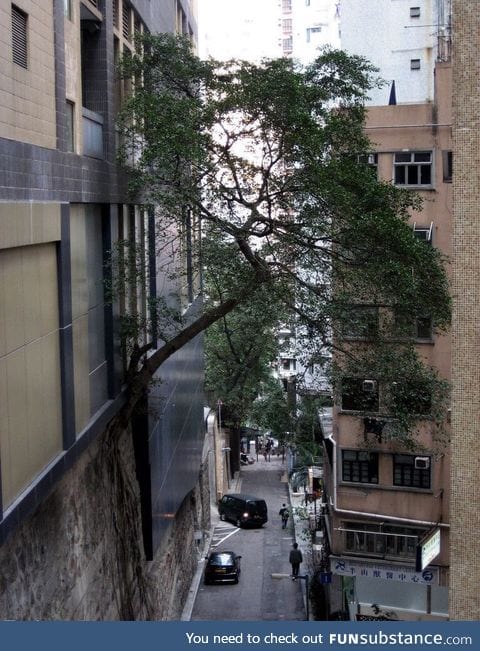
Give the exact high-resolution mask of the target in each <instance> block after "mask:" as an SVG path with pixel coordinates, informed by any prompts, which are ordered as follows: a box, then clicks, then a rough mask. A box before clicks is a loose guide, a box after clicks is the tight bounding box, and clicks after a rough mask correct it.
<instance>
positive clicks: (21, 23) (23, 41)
mask: <svg viewBox="0 0 480 651" xmlns="http://www.w3.org/2000/svg"><path fill="white" fill-rule="evenodd" d="M27 20H28V16H27V14H26V13H24V12H23V11H21V9H18V7H15V5H12V55H13V63H16V64H17V66H21V67H22V68H28V47H27V45H28V44H27Z"/></svg>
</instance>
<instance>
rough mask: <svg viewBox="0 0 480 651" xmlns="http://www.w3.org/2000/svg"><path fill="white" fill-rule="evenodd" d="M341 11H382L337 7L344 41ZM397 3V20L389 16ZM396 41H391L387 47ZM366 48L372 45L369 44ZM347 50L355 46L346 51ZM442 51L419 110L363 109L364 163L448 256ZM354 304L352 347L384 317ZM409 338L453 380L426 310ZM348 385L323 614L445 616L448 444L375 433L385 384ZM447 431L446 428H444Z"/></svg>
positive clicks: (334, 434)
mask: <svg viewBox="0 0 480 651" xmlns="http://www.w3.org/2000/svg"><path fill="white" fill-rule="evenodd" d="M344 4H346V5H348V6H349V9H350V10H351V9H352V6H353V5H356V6H357V9H358V10H359V12H360V13H361V14H362V19H363V20H364V21H365V22H364V24H363V27H364V29H363V35H364V36H365V34H366V33H369V34H373V32H374V28H375V30H378V25H377V21H378V16H379V15H380V14H377V18H375V16H374V15H373V14H372V15H371V16H370V18H371V20H370V23H369V24H368V22H367V21H366V15H365V14H367V13H368V14H369V12H370V10H371V9H372V7H370V3H369V7H368V10H365V11H364V9H365V5H364V3H354V2H346V3H344V2H342V4H341V11H342V21H341V31H342V38H343V35H344V34H345V33H346V34H348V33H349V30H350V29H353V28H352V27H351V25H349V24H348V21H347V18H349V17H350V18H352V14H348V13H344ZM360 4H362V7H361V8H360ZM372 4H375V3H372ZM388 4H389V6H390V3H388ZM391 4H392V5H395V7H394V10H393V9H392V12H393V15H394V16H396V22H395V28H394V29H393V31H394V32H395V30H398V29H399V26H400V25H402V24H403V23H402V20H403V18H405V21H407V22H408V19H409V18H410V15H411V12H410V9H411V7H410V4H412V3H404V2H401V1H396V2H392V3H391ZM425 4H427V3H425ZM384 5H385V3H383V13H382V14H381V16H382V20H383V18H385V25H386V26H387V27H388V26H389V25H391V23H390V21H391V20H393V18H392V16H390V15H389V8H386V7H385V6H384ZM401 6H403V10H404V17H403V18H402V20H400V19H398V15H397V13H398V11H399V9H400V8H401ZM377 9H379V10H380V8H379V7H377ZM421 12H422V9H421V8H420V15H422V13H421ZM424 17H425V16H424ZM344 20H345V24H344ZM367 25H369V30H367ZM387 27H386V29H387ZM388 28H389V27H388ZM375 33H377V32H375ZM394 38H395V35H394V34H393V35H392V42H393V40H394ZM442 38H443V37H442ZM385 40H387V37H386V36H385ZM365 41H366V42H368V43H370V42H371V39H365ZM347 45H348V47H347V49H350V51H352V48H353V47H354V45H352V44H347ZM405 45H406V46H407V43H406V44H405ZM444 45H445V43H444V42H443V40H442V39H439V45H438V48H437V49H436V52H438V53H439V55H438V57H437V59H438V60H437V61H436V63H435V66H434V68H433V69H432V79H431V81H430V82H429V83H431V84H432V90H431V92H430V90H428V89H427V90H426V92H424V95H423V97H422V98H421V101H418V102H417V103H415V102H412V101H411V100H413V98H414V96H413V95H412V96H410V97H409V99H405V102H404V103H400V102H398V99H399V97H398V94H397V98H396V101H392V100H393V99H394V98H393V97H392V96H391V95H390V96H389V97H388V98H387V97H384V98H383V100H384V104H385V105H375V106H374V105H371V106H369V110H368V114H367V120H366V131H367V134H368V136H369V138H370V140H371V143H372V148H373V153H372V154H371V155H370V156H369V158H368V163H369V164H370V165H371V167H372V169H373V170H374V171H375V173H376V174H377V177H378V178H379V179H381V180H384V181H387V182H391V183H393V184H395V185H396V186H398V187H402V188H406V189H411V190H412V191H415V192H417V193H418V194H419V195H420V196H421V197H422V199H423V205H422V208H421V210H420V211H418V212H412V215H411V227H412V229H413V231H414V233H415V235H416V236H417V237H418V238H419V239H421V240H423V241H424V243H425V246H435V247H438V248H439V249H440V250H441V251H442V252H443V253H445V254H446V255H448V256H449V255H451V253H452V249H451V235H452V227H451V215H452V139H451V124H452V115H451V98H452V90H451V84H452V81H451V63H450V62H449V61H444V59H445V58H446V56H445V49H444ZM405 49H406V50H407V49H408V48H407V47H406V48H405ZM373 52H375V46H373ZM440 53H441V56H440ZM408 56H410V54H409V55H408ZM388 65H390V64H388ZM381 73H383V70H381ZM400 88H402V85H401V84H400ZM424 91H425V89H424ZM388 100H390V104H389V103H388ZM397 102H398V103H397ZM362 309H363V313H362V314H363V316H362V319H360V320H359V322H358V328H359V330H358V331H354V330H351V331H349V332H346V333H344V334H345V339H346V340H347V341H349V343H350V345H353V346H355V345H362V342H365V341H367V340H368V332H367V330H368V324H373V322H374V321H375V322H376V323H378V320H379V319H380V320H381V319H382V318H384V316H385V315H382V310H381V309H379V308H378V307H377V306H374V305H371V306H362ZM367 312H368V314H367ZM367 321H368V323H367ZM354 327H355V325H352V326H351V328H354ZM410 336H411V338H412V340H413V341H414V342H415V347H416V349H417V352H418V354H419V356H420V357H421V359H422V360H423V361H424V363H425V364H426V365H427V366H429V367H433V368H435V369H436V370H437V371H438V373H439V375H440V376H441V377H442V378H444V379H446V380H449V379H450V377H451V371H450V368H451V361H450V354H451V341H450V337H449V336H447V335H442V336H438V335H436V334H434V332H433V330H432V322H431V319H430V318H429V317H428V315H419V317H418V318H417V319H416V321H415V323H413V324H412V330H411V333H410ZM355 382H356V386H355V390H352V386H350V385H349V382H348V381H347V380H346V381H345V383H344V384H342V395H341V397H340V400H339V401H338V404H336V405H335V407H334V410H333V427H332V431H331V433H327V434H326V438H325V451H326V454H325V473H324V476H325V496H324V504H325V507H324V508H325V513H326V514H325V518H324V521H325V525H326V536H327V539H328V546H329V551H330V570H331V572H332V586H331V587H332V589H331V590H330V597H331V609H332V610H342V609H344V608H346V609H347V610H348V611H349V616H350V618H351V619H357V620H369V619H399V620H435V619H438V620H442V619H447V618H448V584H449V538H450V535H449V534H450V506H449V504H450V454H449V448H448V446H446V445H443V446H439V445H438V444H437V443H436V442H435V441H434V437H433V435H432V428H431V425H430V423H429V421H428V419H426V420H424V421H423V422H422V424H421V427H420V434H419V439H418V446H417V449H416V450H411V449H407V448H405V447H402V445H401V444H399V443H398V442H394V441H393V440H389V438H388V436H383V435H382V433H383V428H384V427H385V433H386V430H387V429H388V425H386V423H385V421H382V416H381V411H382V386H381V384H379V383H378V382H377V381H376V379H375V378H370V377H368V378H367V377H364V378H356V379H355ZM350 384H351V381H350ZM366 405H367V407H366ZM445 426H446V429H447V431H448V429H449V423H446V424H445ZM427 549H428V550H429V554H427V551H426V550H427ZM339 595H342V597H341V598H338V597H339ZM345 595H346V596H345ZM342 598H343V599H345V601H343V603H342ZM346 602H348V603H346Z"/></svg>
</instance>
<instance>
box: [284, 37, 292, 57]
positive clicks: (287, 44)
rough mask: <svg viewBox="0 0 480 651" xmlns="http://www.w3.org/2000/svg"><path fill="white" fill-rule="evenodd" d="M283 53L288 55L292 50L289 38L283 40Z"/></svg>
mask: <svg viewBox="0 0 480 651" xmlns="http://www.w3.org/2000/svg"><path fill="white" fill-rule="evenodd" d="M282 46H283V53H284V54H290V53H291V52H292V50H293V37H292V36H289V37H288V38H284V39H283V43H282Z"/></svg>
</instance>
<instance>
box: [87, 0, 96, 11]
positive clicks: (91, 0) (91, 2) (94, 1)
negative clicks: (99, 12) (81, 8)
mask: <svg viewBox="0 0 480 651" xmlns="http://www.w3.org/2000/svg"><path fill="white" fill-rule="evenodd" d="M88 1H89V2H90V4H91V5H93V6H94V7H97V9H98V0H88Z"/></svg>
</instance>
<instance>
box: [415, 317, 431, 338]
mask: <svg viewBox="0 0 480 651" xmlns="http://www.w3.org/2000/svg"><path fill="white" fill-rule="evenodd" d="M415 338H416V339H428V340H429V341H430V340H431V339H432V317H430V316H417V318H416V319H415Z"/></svg>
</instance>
